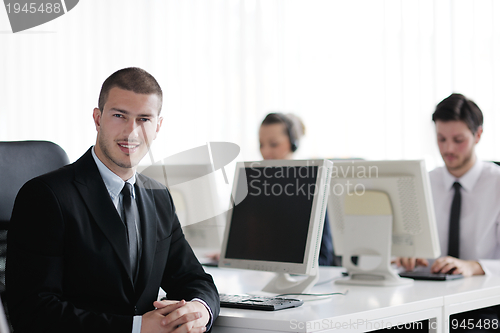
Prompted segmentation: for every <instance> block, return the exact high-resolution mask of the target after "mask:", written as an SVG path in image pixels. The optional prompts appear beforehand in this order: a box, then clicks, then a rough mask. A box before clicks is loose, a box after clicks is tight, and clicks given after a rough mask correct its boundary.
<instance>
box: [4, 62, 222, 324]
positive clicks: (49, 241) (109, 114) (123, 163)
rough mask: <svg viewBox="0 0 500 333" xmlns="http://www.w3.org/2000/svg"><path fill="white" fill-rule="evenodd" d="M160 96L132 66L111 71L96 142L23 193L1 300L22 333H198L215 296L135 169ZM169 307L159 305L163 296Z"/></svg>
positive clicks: (159, 195) (170, 217) (154, 124)
mask: <svg viewBox="0 0 500 333" xmlns="http://www.w3.org/2000/svg"><path fill="white" fill-rule="evenodd" d="M161 105H162V91H161V88H160V86H159V85H158V83H157V82H156V80H155V79H154V78H153V77H152V76H151V75H150V74H149V73H147V72H146V71H144V70H142V69H139V68H126V69H122V70H120V71H118V72H116V73H114V74H112V75H111V76H110V77H109V78H108V79H107V80H106V81H105V82H104V84H103V86H102V89H101V93H100V96H99V108H95V109H94V114H93V117H94V122H95V126H96V129H97V140H96V144H95V146H94V147H93V148H90V149H89V150H88V151H87V152H86V153H85V154H84V155H83V156H82V157H81V158H80V159H79V160H77V161H76V162H75V163H73V164H71V165H68V166H66V167H64V168H61V169H59V170H57V171H54V172H51V173H48V174H45V175H42V176H40V177H37V178H35V179H33V180H31V181H29V182H28V183H26V184H25V185H24V186H23V188H22V189H21V190H20V191H19V194H18V196H17V198H16V202H15V205H14V210H13V213H12V219H11V226H10V230H9V234H8V256H7V276H6V279H7V283H6V285H7V298H8V302H7V304H8V306H9V311H10V316H11V321H12V324H13V326H14V328H15V330H16V332H17V333H22V332H30V333H31V332H50V333H54V332H65V333H68V332H71V333H76V332H141V333H147V332H204V331H205V330H206V329H209V328H210V327H211V325H212V323H213V321H214V320H215V318H216V317H217V315H218V312H219V298H218V293H217V289H216V287H215V285H214V283H213V280H212V278H211V276H210V275H208V274H206V273H205V272H204V270H203V268H202V267H201V265H200V264H199V262H198V261H197V259H196V257H195V256H194V254H193V252H192V250H191V248H190V247H189V245H188V243H187V242H186V240H185V238H184V235H183V233H182V230H181V226H180V224H179V220H178V219H177V215H176V214H175V208H174V205H173V201H172V198H171V196H170V193H169V192H168V190H167V189H166V188H165V187H164V186H163V185H161V184H160V183H158V182H156V181H154V180H152V179H149V178H147V177H145V176H142V175H140V174H138V173H136V166H137V164H138V163H139V161H140V160H141V159H142V158H143V157H144V155H145V154H146V153H147V152H148V150H149V145H150V143H151V142H152V141H153V140H154V139H155V138H156V135H157V133H158V131H159V130H160V127H161V124H162V118H161V117H160V110H161ZM160 287H162V288H163V289H164V290H165V292H166V293H167V297H168V299H169V300H168V301H161V302H157V301H155V300H156V299H157V297H158V291H159V288H160Z"/></svg>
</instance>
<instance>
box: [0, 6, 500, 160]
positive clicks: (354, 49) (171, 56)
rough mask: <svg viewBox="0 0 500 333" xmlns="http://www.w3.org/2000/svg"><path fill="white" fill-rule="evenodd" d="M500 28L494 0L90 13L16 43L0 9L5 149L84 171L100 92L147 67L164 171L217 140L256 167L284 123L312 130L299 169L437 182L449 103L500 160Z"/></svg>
mask: <svg viewBox="0 0 500 333" xmlns="http://www.w3.org/2000/svg"><path fill="white" fill-rule="evenodd" d="M498 22H500V2H498V1H493V0H489V1H488V0H482V1H474V0H460V1H456V0H455V1H450V0H448V1H447V0H404V1H402V0H400V1H396V0H385V1H384V0H349V1H347V0H343V1H338V0H323V1H321V0H286V1H285V0H197V1H194V0H182V1H180V0H169V1H167V0H162V1H153V0H141V1H138V0H106V1H97V0H83V1H80V2H79V3H78V5H77V6H76V7H75V8H74V9H73V10H71V11H70V12H68V13H67V14H65V15H63V16H62V17H60V18H58V19H56V20H54V21H51V22H48V23H46V24H44V25H41V26H38V27H35V28H33V29H30V30H27V31H25V32H20V33H16V34H13V33H12V32H11V29H10V25H9V21H8V18H7V14H6V11H5V10H3V9H0V49H1V52H0V103H1V107H0V141H9V140H50V141H53V142H55V143H57V144H59V145H60V146H61V147H62V148H63V149H64V150H65V151H66V152H67V153H68V155H69V157H70V160H71V161H74V160H76V159H77V158H78V157H79V156H80V155H82V154H83V153H84V152H85V151H86V149H88V147H89V146H91V145H92V144H94V142H95V133H96V132H95V128H94V125H93V121H92V110H93V108H94V107H96V106H97V99H98V94H99V91H100V87H101V84H102V82H103V81H104V80H105V79H106V78H107V77H108V76H109V75H110V74H111V73H113V72H114V71H116V70H118V69H120V68H123V67H128V66H138V67H142V68H144V69H146V70H147V71H149V72H150V73H151V74H153V76H155V77H156V78H157V80H158V81H159V83H160V85H161V86H162V88H163V91H164V94H165V96H164V104H163V109H162V115H163V117H164V122H163V128H162V130H161V132H160V135H159V136H158V138H157V140H156V142H155V144H154V145H153V151H152V153H153V154H152V155H153V158H152V159H153V160H156V161H157V160H160V159H163V158H165V157H167V156H170V155H172V154H175V153H178V152H181V151H184V150H186V149H190V148H193V147H196V146H200V145H204V144H206V143H207V142H210V141H230V142H234V143H236V144H238V145H239V146H240V147H241V153H240V155H239V157H238V160H260V159H261V156H260V153H259V143H258V135H257V133H258V127H259V125H260V122H261V121H262V119H263V118H264V116H265V115H266V114H267V113H268V112H271V111H282V112H294V113H295V114H297V115H299V116H300V117H301V118H302V119H303V121H304V123H305V125H306V137H305V138H304V140H303V142H302V146H301V148H300V149H299V151H298V155H297V157H300V158H317V157H321V158H323V157H325V158H335V157H341V158H343V157H360V158H365V159H425V160H426V163H427V168H428V169H432V168H434V167H435V166H438V165H442V161H441V158H440V156H439V152H438V150H437V147H436V143H435V142H436V139H435V133H434V126H433V123H432V121H431V115H432V113H433V110H434V107H435V105H436V103H438V102H439V101H440V100H442V99H443V98H445V97H447V96H448V95H449V94H450V93H452V92H459V93H463V94H464V95H466V96H467V97H469V98H471V99H473V100H474V101H475V102H476V103H477V104H478V105H479V107H480V108H481V109H482V111H483V113H484V116H485V125H484V135H483V138H482V140H481V143H480V144H479V145H478V146H477V153H478V156H479V158H480V159H485V160H500V148H498V147H500V134H498V133H499V132H500V131H497V130H496V129H500V112H499V111H500V94H499V84H500V83H499V82H500V23H498ZM143 163H146V164H147V163H151V158H150V157H147V158H145V160H144V161H143Z"/></svg>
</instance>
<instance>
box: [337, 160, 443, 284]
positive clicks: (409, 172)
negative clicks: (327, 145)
mask: <svg viewBox="0 0 500 333" xmlns="http://www.w3.org/2000/svg"><path fill="white" fill-rule="evenodd" d="M328 214H329V218H330V221H329V222H330V226H331V230H332V235H333V244H334V248H335V252H336V254H339V255H340V254H342V266H344V267H345V268H347V270H348V273H349V278H348V279H341V280H337V281H336V283H343V284H362V285H385V286H392V285H401V284H411V283H412V282H413V280H411V279H403V278H400V277H399V276H398V275H397V273H396V272H395V271H394V270H393V269H392V268H391V267H390V262H391V255H392V256H397V257H417V258H437V257H438V256H439V255H440V247H439V240H438V234H437V227H436V221H435V215H434V206H433V202H432V195H431V189H430V183H429V176H428V173H427V170H426V168H425V163H424V161H334V163H333V167H332V175H331V182H330V196H329V199H328ZM356 256H360V257H359V259H360V260H359V261H362V259H363V256H369V257H371V258H372V259H373V258H376V257H378V259H379V261H378V262H375V263H373V262H372V265H369V266H371V267H369V268H366V267H362V265H361V264H360V263H357V264H355V263H354V262H353V260H351V258H352V257H356Z"/></svg>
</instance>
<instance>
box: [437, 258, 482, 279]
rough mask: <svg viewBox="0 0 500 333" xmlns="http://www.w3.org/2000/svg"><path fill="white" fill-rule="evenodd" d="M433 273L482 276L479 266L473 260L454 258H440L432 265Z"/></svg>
mask: <svg viewBox="0 0 500 333" xmlns="http://www.w3.org/2000/svg"><path fill="white" fill-rule="evenodd" d="M431 272H433V273H451V274H462V275H463V276H472V275H484V271H483V268H482V267H481V265H480V264H479V263H478V262H477V261H474V260H461V259H457V258H454V257H450V256H447V257H441V258H439V259H436V261H434V264H432V267H431Z"/></svg>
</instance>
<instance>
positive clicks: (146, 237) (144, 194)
mask: <svg viewBox="0 0 500 333" xmlns="http://www.w3.org/2000/svg"><path fill="white" fill-rule="evenodd" d="M151 185H152V184H151V182H150V181H149V180H147V178H144V177H143V176H142V175H140V174H136V185H135V194H136V202H137V208H138V210H139V216H140V219H141V236H142V255H141V261H140V266H139V276H138V278H137V283H136V295H137V296H138V297H140V295H141V294H142V292H143V290H144V289H145V287H146V283H147V281H148V278H149V275H150V274H151V270H152V268H153V260H154V255H155V251H156V228H157V223H158V217H157V214H156V206H155V200H154V193H153V189H152V187H151Z"/></svg>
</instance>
